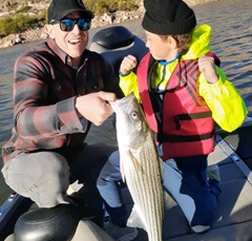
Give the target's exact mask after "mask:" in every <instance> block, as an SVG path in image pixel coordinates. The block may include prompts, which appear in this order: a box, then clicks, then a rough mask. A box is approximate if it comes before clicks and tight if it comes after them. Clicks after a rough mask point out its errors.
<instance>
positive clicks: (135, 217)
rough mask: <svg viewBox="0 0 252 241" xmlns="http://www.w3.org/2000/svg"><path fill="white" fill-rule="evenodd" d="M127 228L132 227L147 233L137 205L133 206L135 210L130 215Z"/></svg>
mask: <svg viewBox="0 0 252 241" xmlns="http://www.w3.org/2000/svg"><path fill="white" fill-rule="evenodd" d="M126 226H127V227H132V228H140V229H144V230H145V231H146V227H145V225H144V223H143V222H142V220H141V218H140V216H139V214H138V212H137V209H136V206H135V205H134V206H133V208H132V210H131V213H130V216H129V218H128V220H127V224H126Z"/></svg>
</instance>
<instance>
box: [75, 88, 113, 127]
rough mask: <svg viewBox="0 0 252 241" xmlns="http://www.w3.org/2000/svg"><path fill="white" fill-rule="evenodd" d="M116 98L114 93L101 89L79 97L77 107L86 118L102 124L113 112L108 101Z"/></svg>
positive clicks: (98, 124)
mask: <svg viewBox="0 0 252 241" xmlns="http://www.w3.org/2000/svg"><path fill="white" fill-rule="evenodd" d="M115 100H116V95H115V94H114V93H110V92H104V91H100V92H97V93H91V94H87V95H83V96H79V97H77V98H76V104H75V108H76V109H77V110H78V112H79V113H80V114H81V115H82V116H83V117H84V118H86V119H87V120H89V121H91V122H92V123H94V124H95V125H96V126H100V125H101V124H102V123H103V122H104V121H105V120H106V119H107V118H108V117H109V116H110V115H112V113H113V109H112V108H111V106H110V104H109V103H108V102H109V101H111V102H114V101H115Z"/></svg>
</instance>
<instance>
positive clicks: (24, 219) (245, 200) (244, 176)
mask: <svg viewBox="0 0 252 241" xmlns="http://www.w3.org/2000/svg"><path fill="white" fill-rule="evenodd" d="M89 48H90V49H91V50H95V51H96V52H99V53H101V54H102V55H103V56H104V58H105V59H107V60H108V61H109V62H110V63H111V65H112V66H114V68H115V71H116V72H117V73H118V70H119V65H120V62H121V60H122V58H123V57H124V56H125V55H127V54H134V55H135V56H137V58H139V59H140V58H141V57H142V56H143V55H144V54H145V53H146V51H147V49H146V47H145V45H144V43H143V41H142V40H141V39H139V38H138V37H137V36H135V35H133V34H132V33H131V32H130V31H129V30H128V29H127V28H125V27H122V26H113V27H108V28H104V29H102V30H100V31H98V32H97V33H96V34H95V35H94V36H93V38H92V41H91V44H90V47H89ZM111 122H112V120H111V119H109V120H108V122H107V123H108V125H110V124H111ZM111 126H112V125H111ZM96 128H98V127H94V128H93V129H91V134H90V135H92V131H93V133H94V134H95V132H96V131H97V130H96ZM99 131H100V129H99ZM110 131H111V133H112V132H113V131H114V130H113V129H111V130H110ZM216 133H217V135H216V147H215V150H214V152H212V153H211V154H210V155H209V159H208V162H209V166H214V165H216V164H217V165H218V166H219V169H220V176H221V188H222V194H221V196H220V201H219V208H218V212H217V215H216V221H215V222H214V225H213V227H212V228H211V229H210V230H209V231H208V232H206V233H203V234H193V233H191V231H190V229H189V227H188V225H187V222H186V219H185V218H184V215H183V213H182V211H181V210H180V208H179V206H178V205H177V204H176V203H175V202H174V200H172V199H171V198H170V197H169V196H168V195H167V196H166V199H165V201H166V211H165V219H164V235H163V240H164V241H201V240H202V241H203V240H204V241H251V240H252V172H251V170H252V149H251V140H250V138H251V136H252V118H247V119H246V120H245V122H244V123H243V125H242V126H241V127H240V128H238V129H237V130H236V131H234V132H232V133H227V132H224V131H222V130H221V129H217V128H216ZM113 141H115V140H114V139H113V138H112V141H111V142H113ZM124 188H125V187H124V186H122V193H123V199H124V201H125V203H127V206H131V205H132V200H131V199H130V197H129V196H128V195H127V192H126V191H124ZM66 206H68V205H65V206H60V207H57V208H55V209H51V210H50V211H48V210H47V209H42V210H41V209H33V203H32V201H31V200H30V199H27V198H24V197H22V196H20V195H18V194H16V193H13V194H11V195H10V196H9V197H8V199H7V200H6V201H5V202H4V203H3V204H2V205H1V206H0V240H1V241H2V240H3V241H11V240H16V241H30V240H33V241H40V240H41V241H42V240H44V241H48V240H54V241H65V240H69V241H70V240H71V241H76V240H77V241H78V240H85V241H95V240H103V235H104V232H103V231H102V230H101V229H100V230H101V231H100V239H96V238H95V237H93V238H92V237H91V236H90V238H87V237H86V236H83V235H84V233H86V232H87V226H88V225H94V224H93V223H92V217H91V218H90V217H85V218H82V219H80V218H79V216H78V215H77V214H76V209H75V208H72V207H66ZM62 227H63V228H62ZM97 229H99V228H98V227H97ZM62 233H63V234H62ZM111 240H113V239H111ZM147 240H148V238H147V235H146V233H145V231H143V230H141V229H139V232H138V236H137V238H136V239H135V241H147Z"/></svg>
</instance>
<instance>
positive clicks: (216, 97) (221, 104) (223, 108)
mask: <svg viewBox="0 0 252 241" xmlns="http://www.w3.org/2000/svg"><path fill="white" fill-rule="evenodd" d="M216 73H217V75H218V81H217V82H215V83H209V82H208V81H207V80H206V78H205V75H204V74H203V73H200V75H199V95H200V96H202V97H203V98H204V100H205V101H206V103H207V105H208V107H209V108H210V110H211V111H212V117H213V119H214V120H215V122H216V123H217V124H218V125H219V126H220V127H221V128H222V129H223V130H225V131H228V132H232V131H234V130H235V129H237V128H238V127H239V126H241V125H242V123H243V121H244V120H245V118H246V116H247V113H248V110H247V107H246V104H245V102H244V101H243V99H242V97H241V95H240V94H239V93H238V91H237V90H236V89H235V87H234V86H233V84H232V83H231V82H230V81H228V79H227V77H226V75H225V74H224V73H223V71H222V70H221V69H220V68H218V67H216Z"/></svg>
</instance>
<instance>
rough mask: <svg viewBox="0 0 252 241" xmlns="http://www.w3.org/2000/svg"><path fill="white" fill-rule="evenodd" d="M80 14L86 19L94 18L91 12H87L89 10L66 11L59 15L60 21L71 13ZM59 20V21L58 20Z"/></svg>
mask: <svg viewBox="0 0 252 241" xmlns="http://www.w3.org/2000/svg"><path fill="white" fill-rule="evenodd" d="M75 11H76V12H77V11H78V12H82V13H84V15H85V17H88V18H90V19H92V18H94V14H93V12H91V11H89V10H85V9H68V10H67V11H65V12H63V13H62V14H61V17H60V19H62V18H64V17H65V16H67V15H68V14H69V13H72V12H75ZM60 19H59V20H60Z"/></svg>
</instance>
